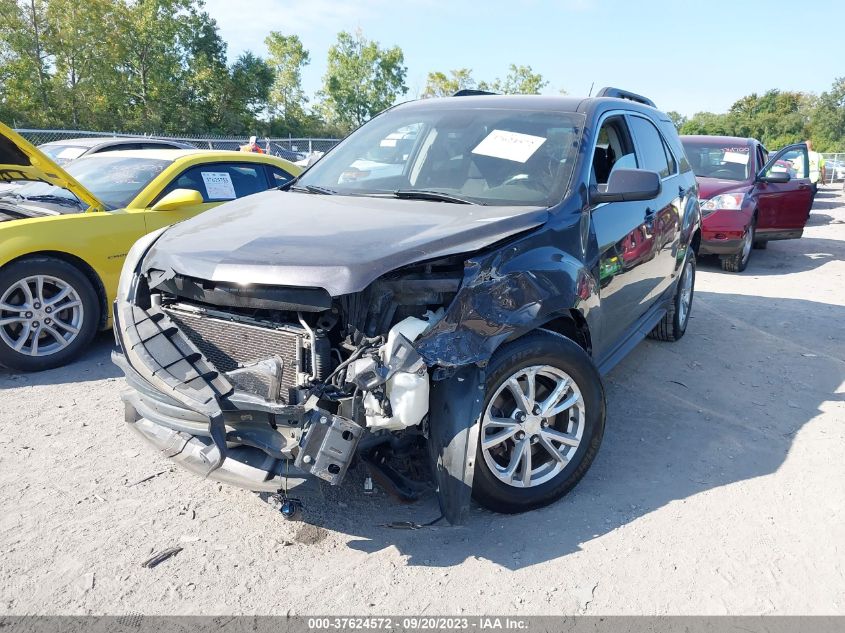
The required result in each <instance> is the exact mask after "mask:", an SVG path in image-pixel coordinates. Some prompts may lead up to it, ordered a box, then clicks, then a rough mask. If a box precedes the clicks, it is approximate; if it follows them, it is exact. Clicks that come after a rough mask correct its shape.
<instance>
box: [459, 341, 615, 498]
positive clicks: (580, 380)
mask: <svg viewBox="0 0 845 633" xmlns="http://www.w3.org/2000/svg"><path fill="white" fill-rule="evenodd" d="M488 368H489V369H488V373H487V387H486V396H485V402H484V409H483V410H482V414H481V431H480V433H479V439H478V446H477V454H476V460H475V475H474V479H473V488H472V494H473V497H474V498H475V500H476V501H477V502H478V503H480V504H481V505H482V506H484V507H485V508H487V509H488V510H492V511H494V512H503V513H507V514H513V513H517V512H525V511H527V510H533V509H534V508H539V507H542V506H545V505H548V504H550V503H553V502H554V501H557V500H558V499H560V498H561V497H563V496H564V495H565V494H566V493H567V492H569V491H570V490H571V489H572V488H573V487H574V486H575V485H576V484H577V483H578V482H579V481H580V480H581V478H582V477H583V476H584V475H585V474H586V472H587V470H588V469H589V468H590V465H591V464H592V463H593V460H594V459H595V457H596V454H597V453H598V450H599V447H600V446H601V441H602V437H603V435H604V423H605V397H604V387H603V385H602V382H601V377H600V376H599V373H598V371H597V370H596V367H595V365H594V364H593V362H592V360H591V359H590V357H589V356H588V355H587V353H586V352H585V351H584V350H583V349H581V347H579V346H578V345H577V344H575V343H574V342H573V341H571V340H569V339H568V338H565V337H563V336H561V335H559V334H555V333H553V332H548V331H545V330H538V331H535V332H531V333H529V334H527V335H525V336H523V337H522V338H519V339H517V340H515V341H513V342H511V343H506V344H505V345H503V346H502V347H501V348H499V349H498V350H497V351H496V353H495V354H494V355H493V358H492V359H491V360H490V364H489V366H488ZM529 385H533V387H530V386H529ZM514 389H519V391H520V392H521V393H522V395H523V396H524V399H522V400H520V399H519V398H520V396H519V395H518V394H517V392H516V391H514ZM540 407H544V408H543V409H542V410H541V409H540ZM563 407H565V408H563ZM557 408H560V410H557ZM500 438H503V439H500ZM496 440H498V442H497V441H496ZM514 460H516V461H514ZM509 470H510V471H511V473H510V474H508V471H509Z"/></svg>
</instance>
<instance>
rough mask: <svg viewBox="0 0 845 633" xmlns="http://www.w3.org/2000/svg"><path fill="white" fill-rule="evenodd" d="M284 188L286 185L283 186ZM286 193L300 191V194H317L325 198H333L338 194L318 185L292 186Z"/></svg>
mask: <svg viewBox="0 0 845 633" xmlns="http://www.w3.org/2000/svg"><path fill="white" fill-rule="evenodd" d="M283 186H284V185H283ZM286 191H299V192H300V193H316V194H320V195H323V196H333V195H335V194H336V193H337V191H335V190H334V189H329V188H328V187H320V186H318V185H291V186H290V187H288V188H287V189H286Z"/></svg>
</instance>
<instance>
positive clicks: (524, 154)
mask: <svg viewBox="0 0 845 633" xmlns="http://www.w3.org/2000/svg"><path fill="white" fill-rule="evenodd" d="M545 142H546V139H545V137H542V136H532V135H531V134H520V133H519V132H508V131H506V130H493V131H492V132H490V134H488V135H487V137H486V138H485V139H484V140H483V141H481V142H480V143H479V144H478V145H477V146H476V147H475V149H474V150H472V153H473V154H479V155H481V156H491V157H493V158H503V159H504V160H512V161H514V162H516V163H524V162H525V161H527V160H528V159H529V158H531V156H533V155H534V152H536V151H537V150H538V149H539V148H540V146H541V145H542V144H543V143H545Z"/></svg>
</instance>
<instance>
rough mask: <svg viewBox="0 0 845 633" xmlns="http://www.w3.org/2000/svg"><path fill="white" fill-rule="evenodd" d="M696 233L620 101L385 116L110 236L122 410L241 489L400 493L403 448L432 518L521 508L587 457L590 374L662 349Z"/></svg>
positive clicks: (452, 101) (630, 101)
mask: <svg viewBox="0 0 845 633" xmlns="http://www.w3.org/2000/svg"><path fill="white" fill-rule="evenodd" d="M224 184H225V183H224ZM699 227H700V215H699V202H698V197H697V187H696V181H695V176H694V175H693V172H692V171H691V169H690V166H689V164H688V163H687V159H686V157H685V155H684V150H683V148H682V146H681V143H680V141H679V139H678V136H677V133H676V131H675V128H674V127H673V125H672V123H671V122H670V120H669V118H668V117H667V116H666V115H665V114H663V113H662V112H660V111H658V110H657V109H656V108H655V107H654V104H653V103H652V102H650V101H649V100H648V99H645V98H644V97H640V96H638V95H635V94H632V93H629V92H626V91H622V90H618V89H612V88H608V89H604V90H603V91H602V92H601V93H600V94H599V95H598V97H596V98H590V99H577V98H566V97H542V96H500V95H490V94H471V95H464V94H459V95H456V96H455V97H450V98H445V99H431V100H422V101H416V102H411V103H406V104H403V105H399V106H396V107H394V108H391V109H390V110H387V111H386V112H384V113H382V114H381V115H379V116H377V117H375V118H374V119H373V120H371V121H370V122H369V123H367V124H365V125H364V126H363V127H361V128H360V129H359V130H357V131H356V132H354V133H353V134H352V135H350V136H349V137H348V138H347V139H345V140H344V141H343V142H341V143H340V144H339V145H338V146H337V147H335V148H334V149H333V150H332V151H331V152H329V153H328V154H327V155H326V156H324V157H323V158H322V159H321V160H320V161H319V162H317V163H316V164H315V165H314V166H312V167H311V168H310V169H309V170H308V171H306V172H305V173H304V174H303V175H302V176H300V177H299V178H298V179H297V180H295V181H293V182H292V183H289V184H287V185H285V186H283V187H282V188H281V189H280V190H272V191H269V192H265V193H259V194H256V195H254V196H250V197H249V198H244V199H243V200H238V201H234V202H231V203H227V204H225V205H222V206H220V207H218V208H216V209H213V210H211V211H208V212H206V213H204V214H202V215H201V216H198V217H196V218H194V219H191V220H188V221H185V222H182V223H180V224H177V225H175V226H172V227H170V228H169V229H166V230H163V231H159V232H157V233H153V234H151V235H149V236H147V237H146V238H143V239H142V240H141V241H139V242H138V243H137V244H136V245H135V247H134V248H133V249H132V251H131V252H130V253H129V255H128V256H127V260H126V264H125V267H124V270H123V275H122V277H121V281H120V288H119V292H118V299H117V301H116V303H115V328H114V329H115V333H116V336H117V339H118V343H119V348H120V351H119V352H115V354H114V359H115V362H116V363H117V364H118V365H119V366H120V367H121V369H122V370H123V371H124V373H125V374H126V378H127V382H128V385H129V387H130V389H128V390H125V392H124V400H125V404H126V420H127V422H128V423H129V425H130V426H131V427H132V428H133V429H134V430H135V431H137V432H138V433H139V434H140V435H141V436H142V437H144V438H145V439H146V440H148V441H149V442H150V443H152V444H153V445H154V446H155V447H156V448H158V449H159V450H160V451H161V452H162V453H163V454H164V455H165V456H167V457H169V458H171V459H173V460H175V461H177V462H179V463H180V464H182V465H183V466H185V467H186V468H188V469H189V470H192V471H194V472H195V473H197V474H199V475H201V476H204V477H208V478H211V479H215V480H218V481H222V482H227V483H231V484H234V485H239V486H243V487H245V488H249V489H252V490H263V491H277V490H280V489H284V490H293V489H294V487H295V486H296V485H297V484H300V483H302V482H305V481H307V480H309V479H311V480H314V479H315V478H317V479H320V480H324V481H326V482H328V483H330V484H333V485H334V484H340V483H341V481H342V480H343V478H344V475H345V474H346V472H347V469H348V468H349V466H350V465H351V464H353V463H355V462H356V460H362V461H363V462H365V463H366V464H367V465H368V467H369V468H370V471H371V473H372V474H373V478H374V479H375V480H376V481H377V482H378V483H379V484H380V485H382V486H384V487H385V488H387V489H388V490H389V491H391V492H395V493H396V494H398V495H400V496H402V497H404V498H407V499H412V498H415V497H416V496H417V495H418V494H420V490H421V489H422V488H423V487H424V484H421V483H420V482H419V481H417V479H419V477H416V478H415V477H414V476H412V474H411V472H410V471H409V470H408V469H403V468H402V465H403V464H408V463H409V460H408V458H407V456H408V455H411V456H416V458H417V459H418V460H425V461H427V462H428V466H430V472H431V474H432V480H433V485H434V487H435V489H436V492H437V497H438V500H439V502H440V505H441V508H442V510H443V514H444V515H445V517H446V518H447V519H448V520H449V521H450V522H452V523H460V522H461V521H463V520H465V519H466V515H467V512H468V508H469V502H470V498H471V497H474V498H475V499H476V500H477V501H478V502H479V503H480V504H481V505H483V506H485V507H487V508H489V509H491V510H494V511H499V512H521V511H524V510H529V509H532V508H537V507H539V506H542V505H545V504H548V503H550V502H553V501H555V500H556V499H559V498H560V497H561V496H563V495H564V494H566V492H567V491H569V490H570V489H571V488H572V487H573V486H575V484H576V483H577V482H578V481H579V480H580V479H581V478H582V477H583V476H584V474H585V473H586V471H587V469H588V468H589V467H590V464H591V463H592V462H593V460H594V459H595V457H596V454H597V452H598V450H599V446H600V444H601V441H602V435H603V433H604V426H605V395H604V389H603V387H602V379H601V375H602V374H603V373H605V372H607V371H608V370H609V369H610V368H611V367H613V366H614V365H615V364H616V363H617V362H618V361H619V360H621V359H622V358H623V357H624V356H625V355H626V354H627V353H628V352H629V351H631V349H632V348H633V347H634V346H635V345H636V344H637V342H639V341H640V340H641V339H642V338H643V337H645V336H646V335H651V336H652V337H654V338H658V339H662V340H669V341H673V340H676V339H678V338H680V337H681V336H683V334H684V331H685V329H686V327H687V321H688V319H689V315H690V309H691V305H692V298H693V286H694V281H695V254H696V250H697V248H698V244H699V240H700V228H699ZM398 456H403V459H399V458H398ZM411 463H413V460H411ZM411 470H415V472H417V473H419V472H420V470H419V469H411ZM423 472H425V469H424V470H423ZM429 485H430V484H429Z"/></svg>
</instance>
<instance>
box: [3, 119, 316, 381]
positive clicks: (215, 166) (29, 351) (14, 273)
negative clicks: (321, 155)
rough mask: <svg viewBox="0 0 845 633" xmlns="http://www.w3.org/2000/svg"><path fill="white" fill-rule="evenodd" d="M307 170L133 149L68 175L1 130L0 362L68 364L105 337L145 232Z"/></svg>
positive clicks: (79, 163) (265, 160)
mask: <svg viewBox="0 0 845 633" xmlns="http://www.w3.org/2000/svg"><path fill="white" fill-rule="evenodd" d="M300 171H301V168H300V167H297V166H296V165H294V164H293V163H291V162H288V161H286V160H282V159H281V158H277V157H275V156H268V155H266V154H250V153H244V152H230V151H204V150H178V149H165V150H134V151H133V150H130V151H121V152H107V153H103V154H94V155H92V156H90V157H83V158H80V159H78V160H76V161H73V162H72V163H70V164H68V165H67V167H66V168H65V169H62V168H61V167H59V166H58V165H56V164H55V163H54V162H53V161H51V160H50V159H49V158H48V157H47V156H45V155H44V154H43V153H42V152H40V151H39V150H38V149H36V148H35V147H33V146H32V145H31V144H30V143H28V142H27V141H26V140H25V139H24V138H23V137H21V136H20V135H18V134H16V133H15V132H14V131H13V130H11V129H10V128H8V127H6V126H5V125H3V124H2V123H0V182H4V181H7V182H8V181H19V180H27V181H34V182H29V183H27V184H26V185H24V186H23V187H21V188H18V189H16V190H14V192H12V193H10V194H7V195H5V196H3V197H0V365H5V366H6V367H9V368H12V369H18V370H25V371H38V370H42V369H48V368H51V367H58V366H59V365H63V364H64V363H67V362H68V361H70V360H71V359H72V358H74V357H75V356H76V355H77V354H79V352H80V351H82V350H83V349H84V348H85V347H86V346H87V345H88V344H89V343H90V341H91V339H92V337H93V336H94V334H95V333H96V332H97V330H98V329H105V328H108V327H109V326H110V325H111V320H110V312H111V311H110V310H109V306H110V305H111V302H112V301H113V299H114V295H115V292H116V290H117V281H118V277H119V276H120V269H121V265H122V264H123V259H124V258H125V257H126V253H127V252H128V251H129V248H130V247H131V246H132V244H133V243H134V242H135V240H137V239H138V238H139V237H141V236H142V235H145V234H146V233H149V232H151V231H154V230H156V229H159V228H161V227H164V226H167V225H168V224H173V223H174V222H179V221H180V220H184V219H186V218H189V217H191V216H193V215H196V214H197V213H200V212H202V211H205V210H206V209H209V208H211V207H213V206H215V205H217V204H220V203H222V202H225V201H227V200H233V199H235V198H241V197H243V196H248V195H250V194H252V193H257V192H259V191H264V190H266V189H269V188H271V187H278V186H280V185H282V184H284V183H286V182H288V181H289V180H291V179H292V178H293V177H295V176H296V175H298V174H299V173H300Z"/></svg>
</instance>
